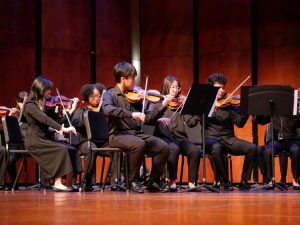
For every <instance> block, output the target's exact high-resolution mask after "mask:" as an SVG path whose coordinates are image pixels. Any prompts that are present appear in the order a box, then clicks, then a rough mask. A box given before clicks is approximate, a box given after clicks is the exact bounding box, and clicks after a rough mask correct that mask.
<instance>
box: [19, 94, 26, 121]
mask: <svg viewBox="0 0 300 225" xmlns="http://www.w3.org/2000/svg"><path fill="white" fill-rule="evenodd" d="M26 99H27V95H24V98H23V102H22V104H23V107H22V109H21V112H20V116H19V118H18V122H19V125H21V124H22V122H21V119H22V116H23V111H24V104H25V102H26Z"/></svg>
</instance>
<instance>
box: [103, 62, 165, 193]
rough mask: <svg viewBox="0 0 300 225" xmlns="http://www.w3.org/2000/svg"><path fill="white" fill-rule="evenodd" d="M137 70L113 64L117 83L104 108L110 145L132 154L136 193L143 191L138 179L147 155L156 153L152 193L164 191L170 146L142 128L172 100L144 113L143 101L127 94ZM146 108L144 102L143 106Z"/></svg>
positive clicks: (150, 184) (132, 185) (131, 172)
mask: <svg viewBox="0 0 300 225" xmlns="http://www.w3.org/2000/svg"><path fill="white" fill-rule="evenodd" d="M136 75H137V73H136V69H135V68H134V66H133V65H131V64H129V63H125V62H124V63H118V64H116V65H115V67H114V76H115V81H116V83H117V84H116V86H115V87H114V88H111V89H109V90H108V91H106V92H105V93H104V96H103V105H102V110H103V112H104V115H106V116H107V117H108V120H109V130H110V131H109V145H110V147H116V148H120V149H122V151H125V152H126V153H127V154H128V157H129V182H130V189H131V191H133V192H138V193H142V192H144V189H143V187H142V186H141V185H140V184H139V183H138V182H137V180H138V177H139V170H140V166H141V164H142V161H143V158H144V154H145V153H147V154H153V155H154V160H153V164H152V171H151V175H150V179H149V182H148V184H147V186H146V188H147V190H148V191H149V192H162V191H165V190H163V189H162V188H161V187H160V186H159V178H160V174H161V172H162V170H163V168H164V166H165V164H166V162H167V160H168V157H169V153H170V150H169V146H168V144H167V143H166V142H164V141H163V140H161V139H159V138H157V137H154V136H151V135H146V134H144V133H143V132H142V131H141V125H142V123H146V124H151V123H154V122H155V121H157V119H158V118H160V117H161V116H162V115H163V113H164V112H165V110H166V109H167V105H168V102H169V99H168V98H166V99H165V100H164V101H163V103H162V106H161V108H159V109H157V111H155V112H151V113H149V114H144V113H143V112H141V111H142V108H143V105H142V104H141V103H140V102H136V103H131V102H129V101H128V100H127V99H126V97H125V94H126V92H127V91H131V90H133V87H134V85H135V76H136ZM144 107H145V105H144Z"/></svg>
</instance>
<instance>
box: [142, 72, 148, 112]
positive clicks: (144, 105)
mask: <svg viewBox="0 0 300 225" xmlns="http://www.w3.org/2000/svg"><path fill="white" fill-rule="evenodd" d="M148 80H149V76H146V83H145V89H144V99H143V108H142V113H145V107H146V95H147V89H148Z"/></svg>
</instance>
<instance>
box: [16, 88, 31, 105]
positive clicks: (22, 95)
mask: <svg viewBox="0 0 300 225" xmlns="http://www.w3.org/2000/svg"><path fill="white" fill-rule="evenodd" d="M25 96H28V92H27V91H21V92H19V93H18V94H17V96H16V102H20V103H22V102H23V101H24V98H25Z"/></svg>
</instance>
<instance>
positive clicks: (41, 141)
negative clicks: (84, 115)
mask: <svg viewBox="0 0 300 225" xmlns="http://www.w3.org/2000/svg"><path fill="white" fill-rule="evenodd" d="M23 115H24V117H25V119H26V121H27V123H28V134H27V136H26V138H25V147H26V149H28V151H29V153H30V154H31V155H32V157H33V158H34V159H35V160H36V161H37V162H38V164H39V165H40V166H41V168H42V170H43V175H44V176H45V178H46V179H51V178H58V177H61V176H63V175H66V174H68V173H70V172H72V171H74V172H80V171H81V170H82V168H81V165H80V163H79V162H80V158H79V156H78V155H77V152H76V149H75V148H73V147H72V146H70V145H64V144H60V143H56V142H53V141H51V140H50V139H49V138H48V137H47V133H48V128H49V127H51V128H53V129H56V130H60V129H61V125H60V124H58V123H57V122H55V121H54V120H53V119H51V118H50V117H48V116H47V115H46V114H45V113H44V112H43V111H42V110H40V108H39V107H38V105H37V104H36V103H35V102H33V101H28V102H26V104H25V106H24V112H23Z"/></svg>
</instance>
